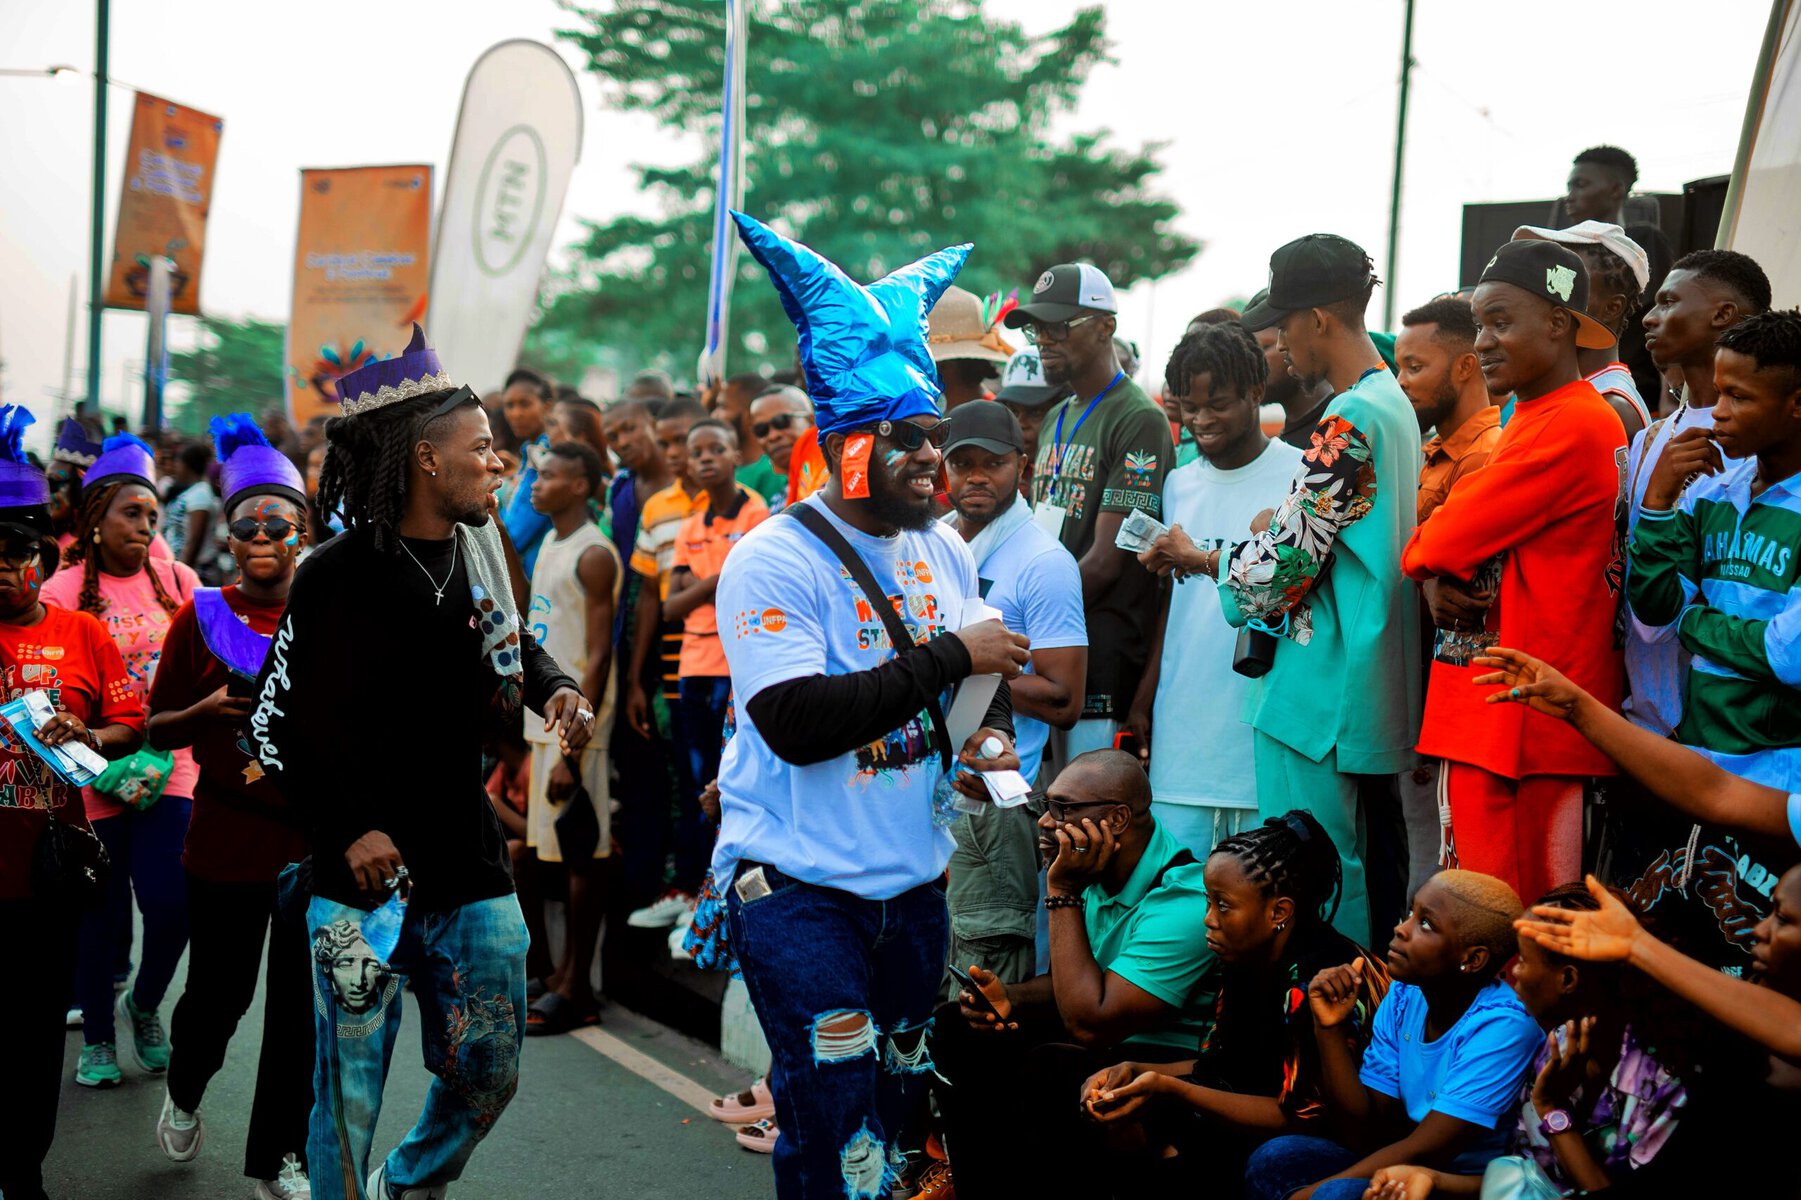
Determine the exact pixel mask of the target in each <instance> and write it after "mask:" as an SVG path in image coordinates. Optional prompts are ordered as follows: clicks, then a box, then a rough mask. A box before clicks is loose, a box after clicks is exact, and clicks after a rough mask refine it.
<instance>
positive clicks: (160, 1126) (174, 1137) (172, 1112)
mask: <svg viewBox="0 0 1801 1200" xmlns="http://www.w3.org/2000/svg"><path fill="white" fill-rule="evenodd" d="M204 1141H206V1127H205V1126H204V1125H202V1124H201V1123H200V1114H199V1113H198V1112H183V1111H181V1109H179V1108H176V1107H175V1099H174V1097H172V1096H170V1095H169V1093H168V1092H167V1091H164V1092H163V1113H162V1115H161V1116H160V1117H158V1118H157V1119H156V1144H157V1145H158V1146H160V1147H162V1151H163V1154H164V1155H165V1156H166V1157H167V1158H168V1160H169V1161H170V1162H192V1161H194V1156H195V1155H197V1154H199V1153H200V1146H201V1143H202V1142H204Z"/></svg>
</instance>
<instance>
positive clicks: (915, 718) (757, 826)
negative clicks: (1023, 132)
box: [713, 213, 1030, 1200]
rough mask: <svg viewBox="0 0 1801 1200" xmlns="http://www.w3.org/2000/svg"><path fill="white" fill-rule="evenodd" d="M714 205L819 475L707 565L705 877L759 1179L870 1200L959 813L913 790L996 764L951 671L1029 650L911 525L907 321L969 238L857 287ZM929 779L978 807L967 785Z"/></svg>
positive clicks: (939, 914) (993, 717)
mask: <svg viewBox="0 0 1801 1200" xmlns="http://www.w3.org/2000/svg"><path fill="white" fill-rule="evenodd" d="M733 219H734V220H735V221H736V222H737V226H738V235H739V237H740V239H742V240H743V242H744V243H745V245H746V246H747V247H748V248H749V249H750V252H751V253H752V254H753V255H754V256H755V257H756V259H757V261H758V262H760V263H762V264H763V266H764V268H765V269H767V270H768V272H769V275H770V279H771V282H772V283H773V284H774V285H775V288H776V291H777V293H778V294H779V296H780V297H781V300H782V306H783V308H784V309H785V310H786V311H787V313H788V316H789V319H790V320H792V321H793V322H794V324H795V327H796V329H797V330H798V332H799V335H800V339H799V348H800V357H801V362H802V364H803V366H804V367H805V371H806V390H807V394H808V395H809V396H810V397H812V399H813V403H814V405H815V408H816V410H817V415H818V426H817V427H818V430H819V444H820V448H821V450H822V451H823V452H824V456H825V460H826V462H827V464H828V466H829V468H830V471H831V475H830V479H829V480H828V482H827V483H826V485H825V487H824V488H823V489H822V490H821V491H819V492H817V493H815V494H814V495H812V496H810V497H808V498H807V499H806V500H803V501H801V502H799V503H797V504H794V505H792V506H790V507H789V508H788V509H787V511H786V512H785V513H783V514H782V515H781V516H779V517H776V518H772V519H771V520H768V521H765V522H763V523H762V524H761V525H759V526H758V527H757V528H755V529H753V530H752V531H751V532H750V533H749V534H748V535H747V536H745V538H744V539H743V540H742V541H740V542H739V543H738V545H737V547H736V548H735V549H734V551H733V552H732V554H731V555H730V556H729V557H728V558H727V559H726V562H725V566H724V568H723V569H722V571H721V573H720V577H719V585H718V588H717V590H716V592H715V600H714V602H715V605H716V608H717V612H718V620H719V631H720V640H721V642H722V643H723V644H724V647H725V654H726V661H727V664H728V666H729V667H730V669H731V680H732V693H733V705H734V707H735V711H736V721H735V722H734V725H735V731H734V733H733V734H732V738H731V740H730V741H729V742H728V743H727V744H726V748H725V754H724V757H723V758H722V760H721V762H720V767H719V795H720V810H721V822H720V831H719V842H718V846H717V848H716V849H715V852H714V856H713V876H714V878H715V880H717V881H718V883H719V885H720V887H721V889H722V890H724V891H725V892H726V903H727V909H728V919H729V923H730V931H731V941H732V946H733V949H734V950H735V951H736V952H737V955H738V961H739V964H740V965H741V967H742V968H743V971H744V981H745V984H746V985H747V987H748V989H749V991H750V997H751V1002H752V1003H753V1004H754V1005H755V1007H756V1011H757V1017H758V1019H759V1021H760V1023H761V1025H762V1027H763V1032H764V1034H765V1036H767V1038H768V1040H769V1046H770V1051H771V1055H772V1069H771V1072H770V1088H771V1090H772V1091H773V1092H774V1093H775V1105H776V1114H777V1122H776V1123H777V1125H778V1126H779V1127H780V1128H781V1130H782V1136H781V1137H780V1138H779V1139H778V1140H777V1142H776V1146H775V1154H774V1157H775V1174H776V1193H777V1195H779V1196H781V1197H783V1200H799V1198H800V1197H804V1196H824V1195H844V1196H849V1197H853V1198H855V1200H874V1198H878V1197H886V1196H887V1195H888V1192H889V1188H890V1187H891V1186H892V1183H893V1179H894V1167H895V1164H896V1163H897V1162H898V1161H899V1158H900V1149H899V1147H900V1136H901V1132H902V1128H901V1127H902V1124H903V1122H904V1121H905V1119H906V1118H907V1116H908V1115H910V1113H911V1110H912V1104H913V1100H914V1098H915V1096H916V1094H917V1089H918V1087H919V1086H920V1085H921V1084H923V1082H924V1080H925V1076H926V1074H927V1073H928V1072H930V1071H931V1069H932V1065H931V1058H930V1055H929V1053H928V1048H927V1045H926V1031H927V1029H928V1028H929V1026H930V1023H931V1015H932V1004H933V1000H934V998H935V996H936V994H937V988H938V981H939V978H940V976H941V975H942V973H943V970H944V954H945V937H946V933H947V924H948V922H947V918H946V914H945V900H944V889H943V883H942V877H943V874H944V869H945V864H946V863H947V862H948V861H949V859H950V854H951V850H952V848H953V846H954V844H955V843H954V842H953V841H952V838H951V835H950V833H949V831H948V829H946V828H945V825H947V824H949V823H950V821H951V820H953V819H954V818H955V817H956V816H957V815H959V814H958V813H957V811H956V810H955V809H954V808H953V807H952V806H951V804H950V799H951V797H950V796H948V795H947V794H945V793H947V792H948V791H949V789H948V788H944V789H941V788H940V787H939V786H938V785H939V784H940V781H941V780H944V779H945V778H946V776H947V775H951V772H952V763H953V757H954V758H955V760H956V761H957V763H958V764H959V766H961V767H965V768H967V767H971V766H972V765H975V764H979V766H977V767H976V769H981V770H993V769H1002V768H1017V767H1018V766H1019V759H1018V757H1017V756H1016V755H1015V754H1014V752H1013V746H1012V721H1011V710H1010V707H1009V705H1008V703H1007V699H1008V692H1007V689H1006V688H1005V687H1004V686H1002V687H1001V688H1000V689H999V690H998V691H997V692H996V694H995V701H994V703H992V704H991V705H990V706H989V708H988V712H987V714H986V717H987V719H986V720H984V721H983V722H982V723H981V725H982V727H981V728H978V729H976V730H975V731H974V732H973V733H971V734H970V735H969V736H968V737H967V738H966V739H965V740H964V741H963V743H962V744H961V746H960V747H957V746H953V745H951V744H950V741H949V735H948V734H947V732H946V730H945V719H944V717H943V712H944V711H945V704H946V697H947V696H948V693H949V690H950V689H951V688H952V687H953V686H954V685H956V684H957V683H959V682H960V681H962V680H964V679H966V678H968V677H969V676H972V675H1000V676H1002V677H1003V678H1006V679H1014V678H1018V676H1019V675H1020V674H1021V672H1022V671H1023V669H1024V667H1025V665H1026V663H1027V662H1028V660H1029V657H1030V656H1029V653H1028V644H1027V641H1026V639H1025V638H1024V637H1021V636H1019V635H1018V634H1015V633H1010V632H1008V631H1007V629H1006V628H1005V627H1004V626H1003V625H1002V624H1001V623H1000V622H999V621H995V620H986V621H976V620H973V618H975V617H977V616H979V615H980V613H981V608H980V604H981V597H980V595H979V590H978V581H977V577H976V570H975V563H974V561H973V560H972V559H971V557H970V553H969V550H968V548H967V547H966V546H965V545H964V544H963V539H961V538H960V537H958V536H957V535H956V534H955V533H954V532H953V531H952V530H950V529H949V528H948V527H946V526H945V525H943V524H941V523H939V522H938V521H936V520H934V519H933V511H932V498H933V494H934V492H935V491H936V490H937V486H936V480H937V475H938V469H939V466H940V464H941V463H942V461H943V455H942V454H941V453H940V452H939V449H938V447H939V446H940V445H942V444H943V442H944V439H945V436H946V434H947V432H948V430H946V429H945V427H944V422H943V421H942V420H941V419H940V418H939V416H938V401H939V395H940V388H939V384H938V378H937V372H936V371H935V370H934V369H933V365H932V359H931V355H930V354H929V353H928V351H927V348H926V343H925V338H924V336H923V332H924V329H923V327H924V316H925V313H926V311H927V310H928V309H929V308H930V307H931V305H932V303H933V301H934V300H936V299H937V297H938V296H939V295H940V294H941V293H942V292H943V291H944V289H945V287H946V286H948V285H949V284H950V282H951V279H952V278H953V277H954V276H955V275H956V272H957V269H958V268H959V267H960V266H962V264H963V260H964V259H965V258H966V257H967V255H968V253H969V250H970V247H969V246H967V245H964V246H955V247H952V248H950V249H947V250H940V251H939V252H937V253H936V254H933V255H930V256H928V257H926V258H924V259H922V260H920V261H919V262H916V263H913V264H911V265H909V266H905V267H902V268H901V269H899V270H897V271H895V272H893V273H892V274H890V275H887V276H885V277H884V278H882V279H880V280H877V281H876V282H875V283H873V284H870V285H868V286H867V287H865V286H861V285H859V284H857V283H855V282H853V281H852V280H851V279H850V278H849V277H848V276H846V275H845V274H844V272H843V271H841V270H839V269H838V268H837V267H836V266H834V265H833V264H831V263H829V262H827V261H826V260H825V259H823V258H821V257H820V256H819V255H818V254H816V253H814V252H813V251H812V250H810V249H808V248H807V247H805V246H803V245H801V244H799V243H797V242H793V241H790V240H789V239H787V238H784V237H782V236H781V235H780V234H778V233H776V232H774V231H773V230H771V229H769V228H768V227H767V226H765V225H763V224H762V223H761V222H758V221H756V220H754V219H752V218H750V217H747V216H744V215H743V214H742V213H734V214H733ZM958 750H960V753H955V752H956V751H958ZM984 750H986V751H988V753H986V754H984V753H983V751H984ZM952 780H953V783H952V786H953V787H954V788H955V789H956V791H958V792H960V793H961V794H962V796H963V797H964V798H965V799H967V800H971V801H975V802H978V803H981V802H985V801H986V799H987V794H988V793H987V791H986V789H985V788H984V787H983V785H982V784H981V782H980V781H979V780H977V779H975V777H974V776H972V775H970V774H968V773H967V772H964V771H958V772H957V773H955V774H954V775H953V776H952ZM727 885H729V887H728V886H727Z"/></svg>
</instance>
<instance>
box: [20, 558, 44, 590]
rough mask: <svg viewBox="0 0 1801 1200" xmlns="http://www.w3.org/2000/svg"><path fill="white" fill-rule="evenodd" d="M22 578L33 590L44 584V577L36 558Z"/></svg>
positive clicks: (28, 587)
mask: <svg viewBox="0 0 1801 1200" xmlns="http://www.w3.org/2000/svg"><path fill="white" fill-rule="evenodd" d="M20 579H21V580H22V581H23V582H24V584H25V587H26V588H27V589H28V590H30V591H33V592H35V591H37V590H38V588H39V587H41V586H42V585H43V582H44V577H43V575H42V574H41V573H40V572H39V571H38V564H37V562H36V561H35V560H33V562H32V563H31V565H29V566H27V567H26V568H25V570H24V572H23V574H22V575H21V576H20Z"/></svg>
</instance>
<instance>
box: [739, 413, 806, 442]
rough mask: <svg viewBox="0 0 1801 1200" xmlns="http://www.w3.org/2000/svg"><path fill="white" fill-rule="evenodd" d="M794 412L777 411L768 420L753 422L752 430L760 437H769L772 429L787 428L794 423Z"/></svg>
mask: <svg viewBox="0 0 1801 1200" xmlns="http://www.w3.org/2000/svg"><path fill="white" fill-rule="evenodd" d="M794 417H795V414H794V413H777V414H776V415H775V416H773V417H771V418H769V419H768V420H767V421H753V422H751V426H750V431H751V432H752V433H754V434H755V435H757V436H758V437H760V438H763V437H768V436H769V431H770V430H772V429H787V428H789V427H790V426H792V425H793V424H794Z"/></svg>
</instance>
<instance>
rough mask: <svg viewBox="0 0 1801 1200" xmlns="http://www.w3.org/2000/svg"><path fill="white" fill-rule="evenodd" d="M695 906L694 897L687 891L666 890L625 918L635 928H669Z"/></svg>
mask: <svg viewBox="0 0 1801 1200" xmlns="http://www.w3.org/2000/svg"><path fill="white" fill-rule="evenodd" d="M693 908H694V897H693V896H690V895H689V894H688V893H687V892H664V893H663V894H662V895H661V896H660V897H658V898H657V899H656V900H654V901H652V902H651V903H649V904H646V905H645V906H644V907H643V908H640V909H639V910H638V911H636V912H634V913H633V914H632V915H631V916H629V917H627V918H626V919H625V923H626V924H627V925H630V926H631V927H632V928H633V929H668V928H669V927H670V926H671V925H674V924H675V923H676V922H677V921H679V920H681V919H682V914H684V913H687V912H691V911H692V910H693Z"/></svg>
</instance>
